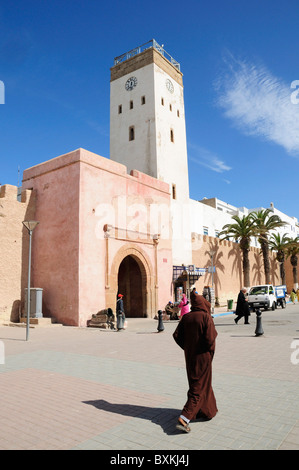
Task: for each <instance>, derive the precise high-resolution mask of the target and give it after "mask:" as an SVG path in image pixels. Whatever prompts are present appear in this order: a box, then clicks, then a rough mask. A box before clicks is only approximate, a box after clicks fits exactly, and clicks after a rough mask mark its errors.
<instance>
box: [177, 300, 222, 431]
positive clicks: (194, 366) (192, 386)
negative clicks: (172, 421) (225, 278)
mask: <svg viewBox="0 0 299 470" xmlns="http://www.w3.org/2000/svg"><path fill="white" fill-rule="evenodd" d="M200 297H202V296H200V295H198V294H194V296H193V303H192V308H191V311H190V312H189V313H188V315H184V316H183V318H182V319H181V321H180V322H179V324H178V326H177V328H176V330H175V332H174V333H173V338H174V340H175V342H176V343H177V344H178V345H179V346H180V347H181V348H182V349H183V350H184V354H185V362H186V371H187V377H188V384H189V389H188V393H187V401H186V403H185V405H184V407H183V410H182V412H181V415H180V416H179V418H178V422H177V424H176V428H177V429H179V430H181V431H184V432H189V431H190V427H189V423H190V421H191V420H194V419H200V418H202V419H205V420H209V419H212V418H213V417H214V416H215V415H216V413H217V411H218V409H217V404H216V399H215V395H214V392H213V388H212V360H213V357H214V353H215V340H216V336H217V331H216V328H215V325H214V322H213V320H212V317H211V315H210V313H209V312H207V310H206V307H205V306H204V304H203V302H202V299H201V298H200Z"/></svg>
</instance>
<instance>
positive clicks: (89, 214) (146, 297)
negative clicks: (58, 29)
mask: <svg viewBox="0 0 299 470" xmlns="http://www.w3.org/2000/svg"><path fill="white" fill-rule="evenodd" d="M22 190H23V193H22V201H23V204H22V203H21V204H20V203H18V204H19V207H15V204H16V202H13V197H12V192H13V191H12V188H9V187H8V186H7V187H4V186H3V187H2V188H1V193H0V197H1V198H2V199H1V201H2V207H3V208H4V209H5V210H6V211H7V214H8V213H11V211H12V207H14V210H15V211H18V214H19V215H18V217H24V218H25V217H30V218H34V219H35V220H38V221H39V225H38V226H37V228H36V229H35V231H34V235H33V244H32V283H31V285H32V287H38V288H41V289H42V300H43V302H42V304H43V305H42V310H43V312H42V313H43V315H44V316H45V317H52V318H55V319H56V320H57V321H58V322H61V323H63V324H66V325H74V326H86V325H87V324H88V321H89V320H90V319H91V317H92V315H93V314H96V313H97V312H99V311H100V310H103V309H107V308H111V309H112V310H113V313H115V306H116V300H117V295H118V293H121V294H123V295H124V306H125V312H126V316H127V317H150V318H153V317H154V316H155V315H156V314H157V311H158V310H159V309H164V307H165V305H166V304H167V302H168V301H169V300H170V299H171V300H178V299H179V298H180V296H181V294H182V292H183V291H184V292H185V293H187V294H188V293H189V291H190V287H191V285H192V284H194V283H195V282H197V281H198V279H199V277H200V276H201V275H203V276H204V277H203V281H200V280H199V281H198V284H197V285H198V290H199V291H200V292H202V290H203V287H204V286H205V285H207V284H209V285H210V286H211V285H212V286H213V287H214V288H215V294H216V297H218V299H219V300H220V302H222V303H223V302H225V303H226V301H227V299H236V297H237V294H238V291H239V289H240V287H241V285H242V277H243V276H242V268H241V266H242V262H241V253H240V250H239V246H238V244H235V243H232V242H226V241H224V242H222V243H221V244H220V242H219V239H218V238H217V235H216V229H219V230H221V228H222V227H223V225H224V224H226V223H229V222H230V220H231V214H232V211H231V213H229V211H228V205H225V210H222V208H219V207H218V209H221V210H217V207H216V205H215V204H214V203H215V200H202V201H201V202H199V201H192V200H190V199H189V181H188V163H187V145H186V125H185V109H184V93H183V82H182V73H181V71H180V64H178V63H177V62H176V61H175V60H174V59H173V57H171V56H169V55H168V54H167V53H166V52H165V51H164V49H163V48H162V47H160V46H159V45H158V44H157V43H156V41H154V40H153V41H150V42H149V43H147V44H145V45H143V46H141V47H138V48H136V49H134V50H133V51H130V52H129V53H126V54H123V55H122V56H120V57H117V58H116V59H115V61H114V66H113V67H112V68H111V81H110V159H107V158H104V157H101V156H99V155H95V154H94V153H91V152H88V151H87V150H84V149H78V150H75V151H73V152H70V153H68V154H66V155H62V156H59V157H57V158H54V159H52V160H49V161H46V162H44V163H41V164H39V165H37V166H35V167H32V168H29V169H27V170H25V171H24V175H23V185H22ZM30 194H31V197H30ZM29 200H30V204H29ZM216 202H217V201H216ZM26 204H28V206H27V205H26ZM4 209H3V210H4ZM16 213H17V212H16ZM238 213H240V210H239V209H238ZM0 215H1V214H0ZM240 215H241V216H242V214H240ZM24 218H22V219H21V220H24ZM17 219H18V220H17ZM3 220H8V218H6V216H5V218H4V219H3ZM16 220H17V221H18V223H17V224H15V225H16V226H15V227H13V225H12V223H11V226H12V227H13V230H14V232H13V233H14V235H13V236H12V235H9V231H7V230H4V231H3V234H2V235H1V230H0V238H1V237H2V238H1V239H3V240H4V245H3V246H4V248H3V249H2V251H3V250H4V251H3V255H4V256H3V260H4V261H3V262H4V264H5V269H6V270H7V266H8V265H9V263H7V262H6V261H5V260H6V258H5V256H6V257H7V254H8V253H12V252H13V253H14V254H15V253H16V247H17V248H18V253H19V254H18V256H19V258H18V259H19V262H16V263H15V265H12V268H11V277H10V280H11V282H10V281H9V276H7V279H8V284H7V288H5V289H4V291H3V292H4V294H5V293H6V294H5V295H6V298H5V305H4V307H3V306H2V305H0V307H1V309H2V311H3V312H4V313H5V312H7V315H8V314H9V311H11V313H13V310H14V313H16V310H17V309H20V308H21V309H22V311H23V312H24V291H25V289H24V288H25V287H26V283H25V277H26V275H25V273H26V261H25V259H26V250H27V249H28V234H27V233H25V232H23V235H22V239H21V238H20V240H19V241H18V246H17V245H16V243H13V242H14V241H15V238H16V236H15V234H16V233H19V232H20V229H19V225H20V223H19V218H16ZM208 220H212V221H213V224H218V225H217V226H216V225H215V227H214V228H215V234H214V236H213V237H211V236H208V234H205V230H202V225H205V224H206V223H207V221H208ZM14 223H15V222H14ZM0 229H1V226H0ZM14 256H15V258H16V255H14ZM211 257H212V258H211ZM258 258H259V250H258V248H254V247H252V249H251V251H250V262H251V266H252V267H254V269H252V273H251V276H252V282H253V283H261V282H264V275H263V272H262V266H261V265H258V264H257V262H256V260H257V259H258ZM16 259H17V258H16ZM211 262H212V263H213V265H214V266H216V271H215V270H214V269H213V266H211ZM275 263H276V261H275V259H274V257H273V259H272V268H273V269H272V272H273V281H272V282H274V283H280V279H279V266H278V263H276V264H275ZM0 264H1V259H0ZM18 265H21V268H20V269H21V271H22V272H21V273H20V277H21V282H20V283H19V284H20V286H21V287H18V286H17V285H16V286H15V287H14V288H13V289H12V291H11V292H9V285H11V286H12V285H13V284H12V283H13V281H15V280H16V267H17V266H18ZM199 267H201V269H200V268H199ZM210 268H212V269H210ZM218 268H219V269H218ZM20 291H21V295H20ZM0 297H1V296H0ZM16 298H17V299H19V298H21V299H22V305H21V307H20V306H19V307H18V305H20V301H19V300H18V301H17V302H16V301H15V300H14V299H16ZM2 303H3V302H2ZM10 304H11V305H14V307H13V308H12V307H11V306H10ZM0 313H1V311H0Z"/></svg>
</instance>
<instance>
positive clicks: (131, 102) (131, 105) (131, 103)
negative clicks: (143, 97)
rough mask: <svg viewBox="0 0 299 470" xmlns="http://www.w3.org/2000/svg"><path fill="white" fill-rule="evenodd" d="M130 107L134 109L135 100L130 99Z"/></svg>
mask: <svg viewBox="0 0 299 470" xmlns="http://www.w3.org/2000/svg"><path fill="white" fill-rule="evenodd" d="M130 109H133V101H132V100H131V101H130Z"/></svg>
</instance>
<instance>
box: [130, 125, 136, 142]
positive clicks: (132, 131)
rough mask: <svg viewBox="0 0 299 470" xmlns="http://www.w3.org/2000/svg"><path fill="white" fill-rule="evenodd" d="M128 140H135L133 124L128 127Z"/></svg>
mask: <svg viewBox="0 0 299 470" xmlns="http://www.w3.org/2000/svg"><path fill="white" fill-rule="evenodd" d="M129 140H135V128H134V126H131V127H129Z"/></svg>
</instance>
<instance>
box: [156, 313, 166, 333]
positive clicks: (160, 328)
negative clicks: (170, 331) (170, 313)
mask: <svg viewBox="0 0 299 470" xmlns="http://www.w3.org/2000/svg"><path fill="white" fill-rule="evenodd" d="M162 314H163V312H162V310H158V317H159V320H158V328H157V330H158V332H160V331H164V325H163V320H162Z"/></svg>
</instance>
